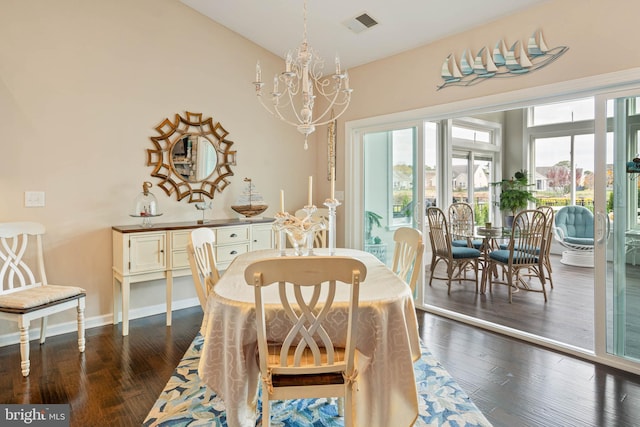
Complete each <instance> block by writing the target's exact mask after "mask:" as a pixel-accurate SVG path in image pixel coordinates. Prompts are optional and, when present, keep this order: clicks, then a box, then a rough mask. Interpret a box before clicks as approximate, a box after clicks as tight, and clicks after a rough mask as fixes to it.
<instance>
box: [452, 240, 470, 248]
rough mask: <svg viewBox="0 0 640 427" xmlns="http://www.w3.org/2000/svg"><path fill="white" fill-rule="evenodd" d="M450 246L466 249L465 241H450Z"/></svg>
mask: <svg viewBox="0 0 640 427" xmlns="http://www.w3.org/2000/svg"><path fill="white" fill-rule="evenodd" d="M451 246H456V247H458V248H466V247H467V239H459V240H452V241H451Z"/></svg>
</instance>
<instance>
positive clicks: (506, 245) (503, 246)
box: [500, 243, 540, 254]
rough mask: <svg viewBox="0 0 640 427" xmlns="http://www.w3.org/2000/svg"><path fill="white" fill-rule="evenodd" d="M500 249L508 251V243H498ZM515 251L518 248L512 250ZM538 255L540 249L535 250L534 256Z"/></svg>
mask: <svg viewBox="0 0 640 427" xmlns="http://www.w3.org/2000/svg"><path fill="white" fill-rule="evenodd" d="M500 249H502V250H505V251H506V250H508V249H509V244H508V243H500ZM514 249H515V250H518V247H515V248H514ZM539 253H540V248H536V254H539Z"/></svg>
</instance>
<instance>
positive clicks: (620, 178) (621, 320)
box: [596, 96, 640, 362]
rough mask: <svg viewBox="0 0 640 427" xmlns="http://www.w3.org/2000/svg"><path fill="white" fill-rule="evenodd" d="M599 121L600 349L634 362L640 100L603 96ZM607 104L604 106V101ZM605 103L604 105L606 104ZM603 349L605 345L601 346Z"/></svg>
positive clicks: (639, 355)
mask: <svg viewBox="0 0 640 427" xmlns="http://www.w3.org/2000/svg"><path fill="white" fill-rule="evenodd" d="M599 102H600V107H601V110H605V108H606V111H607V115H606V116H607V119H606V122H605V121H604V120H602V121H601V127H600V132H599V137H600V138H599V139H600V141H599V142H600V144H599V146H598V149H599V152H600V154H605V153H606V157H605V156H604V155H603V156H602V158H606V162H605V164H604V165H600V168H601V169H603V168H604V169H605V170H604V173H605V175H604V176H603V179H600V180H599V181H598V183H599V187H598V188H599V190H600V194H601V195H602V196H603V197H602V200H603V203H601V204H600V205H599V206H598V207H597V211H598V217H597V221H599V224H600V227H599V228H600V229H601V233H600V235H599V236H598V237H599V239H598V243H599V244H598V247H597V258H596V259H597V260H598V259H599V260H602V262H600V263H599V264H601V266H602V268H601V269H600V271H599V273H600V276H602V275H604V276H605V277H606V279H605V280H604V281H598V282H599V283H600V282H602V284H603V285H604V286H602V287H601V288H600V289H598V290H597V292H598V291H599V294H600V295H602V294H604V295H602V296H603V298H602V301H605V302H606V303H605V304H603V305H601V306H600V312H599V314H600V316H601V317H603V316H604V317H605V318H606V328H604V331H602V332H604V335H605V337H606V340H605V339H602V336H601V337H600V340H599V341H600V347H599V349H598V350H600V351H601V352H606V354H609V355H612V356H615V357H621V358H623V359H627V360H631V361H636V362H637V361H640V257H638V255H640V223H639V218H640V216H639V215H640V209H639V202H638V199H639V197H640V180H638V176H640V155H639V154H638V153H639V152H640V98H638V97H636V96H623V97H610V98H609V99H604V98H600V99H599ZM605 102H606V104H605ZM605 105H606V107H605ZM603 347H604V348H603Z"/></svg>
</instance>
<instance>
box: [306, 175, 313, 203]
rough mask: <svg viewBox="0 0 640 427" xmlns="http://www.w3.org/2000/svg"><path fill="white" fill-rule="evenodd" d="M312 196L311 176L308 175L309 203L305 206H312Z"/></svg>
mask: <svg viewBox="0 0 640 427" xmlns="http://www.w3.org/2000/svg"><path fill="white" fill-rule="evenodd" d="M312 195H313V176H311V175H309V203H307V205H309V206H312V205H313V204H312V202H311V200H312Z"/></svg>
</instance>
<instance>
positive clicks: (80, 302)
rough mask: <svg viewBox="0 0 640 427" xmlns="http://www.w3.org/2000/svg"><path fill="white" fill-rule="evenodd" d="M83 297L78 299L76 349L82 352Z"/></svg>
mask: <svg viewBox="0 0 640 427" xmlns="http://www.w3.org/2000/svg"><path fill="white" fill-rule="evenodd" d="M84 303H85V302H84V298H80V299H79V300H78V349H79V350H80V353H84V348H85V339H84Z"/></svg>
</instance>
